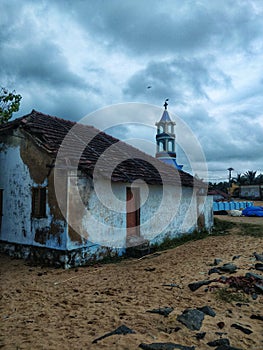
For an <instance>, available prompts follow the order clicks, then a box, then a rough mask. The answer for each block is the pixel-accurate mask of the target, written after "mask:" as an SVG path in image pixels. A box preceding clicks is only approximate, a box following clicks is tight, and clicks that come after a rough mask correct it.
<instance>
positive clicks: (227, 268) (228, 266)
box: [219, 263, 237, 273]
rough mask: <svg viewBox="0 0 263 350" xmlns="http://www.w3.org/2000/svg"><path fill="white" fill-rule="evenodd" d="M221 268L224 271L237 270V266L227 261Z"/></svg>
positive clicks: (232, 271) (231, 271)
mask: <svg viewBox="0 0 263 350" xmlns="http://www.w3.org/2000/svg"><path fill="white" fill-rule="evenodd" d="M219 270H220V271H223V272H229V273H234V272H236V270H237V266H236V265H234V264H232V263H227V264H224V265H223V266H220V267H219Z"/></svg>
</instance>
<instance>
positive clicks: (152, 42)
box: [57, 0, 262, 55]
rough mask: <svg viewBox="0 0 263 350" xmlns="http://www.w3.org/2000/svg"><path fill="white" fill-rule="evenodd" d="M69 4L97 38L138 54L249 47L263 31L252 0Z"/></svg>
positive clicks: (101, 1)
mask: <svg viewBox="0 0 263 350" xmlns="http://www.w3.org/2000/svg"><path fill="white" fill-rule="evenodd" d="M62 3H63V6H65V3H64V1H63V2H61V1H57V5H58V6H59V7H62ZM255 3H256V4H258V3H259V2H257V1H256V2H255ZM66 8H67V9H68V10H70V11H72V13H73V15H74V16H75V18H76V19H77V20H78V21H80V23H81V24H82V26H83V27H85V28H86V29H88V30H89V31H92V32H94V33H96V36H97V40H102V41H103V42H104V44H105V45H107V46H108V47H111V48H112V49H116V46H118V45H120V46H122V47H124V48H126V49H128V50H133V52H134V53H136V54H137V55H141V54H147V55H148V54H155V53H157V52H158V54H159V53H160V52H163V53H165V52H166V53H167V52H174V51H176V50H179V51H181V52H189V50H190V51H191V52H194V51H198V52H199V51H200V50H202V49H203V48H207V46H208V45H209V46H212V47H215V48H216V49H220V48H222V46H224V47H225V48H228V49H233V48H235V47H238V46H242V48H245V49H249V48H250V47H251V44H252V42H254V40H256V39H257V38H260V36H261V35H262V27H261V25H260V23H261V18H260V16H258V15H257V12H256V9H255V6H253V2H249V1H248V2H246V1H242V0H236V1H235V2H233V1H232V0H224V2H221V1H210V0H203V1H198V2H197V1H184V2H182V1H181V0H177V1H174V0H173V1H171V0H170V1H169V0H166V1H165V0H164V1H162V2H160V1H157V0H153V1H151V2H149V1H148V0H141V1H138V2H136V1H131V0H126V1H122V0H112V1H110V2H107V1H103V0H98V1H96V2H90V1H88V2H84V1H75V2H74V3H72V2H70V1H67V6H66Z"/></svg>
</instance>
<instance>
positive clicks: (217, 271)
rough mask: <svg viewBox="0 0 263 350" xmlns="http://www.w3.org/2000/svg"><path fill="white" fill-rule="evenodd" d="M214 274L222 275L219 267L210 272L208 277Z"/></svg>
mask: <svg viewBox="0 0 263 350" xmlns="http://www.w3.org/2000/svg"><path fill="white" fill-rule="evenodd" d="M212 273H219V274H220V275H221V271H220V270H219V269H218V268H217V267H213V268H212V269H210V270H209V271H208V275H212Z"/></svg>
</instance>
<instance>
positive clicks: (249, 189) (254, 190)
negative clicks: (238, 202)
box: [239, 185, 263, 199]
mask: <svg viewBox="0 0 263 350" xmlns="http://www.w3.org/2000/svg"><path fill="white" fill-rule="evenodd" d="M239 197H240V198H247V199H263V185H241V186H240V189H239Z"/></svg>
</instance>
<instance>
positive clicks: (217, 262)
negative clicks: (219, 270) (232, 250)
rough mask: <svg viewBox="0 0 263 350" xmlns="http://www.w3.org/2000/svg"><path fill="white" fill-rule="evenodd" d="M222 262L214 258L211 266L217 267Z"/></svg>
mask: <svg viewBox="0 0 263 350" xmlns="http://www.w3.org/2000/svg"><path fill="white" fill-rule="evenodd" d="M222 261H223V260H222V259H218V258H216V259H215V260H214V264H213V265H215V266H216V265H219V264H220V263H221V262H222Z"/></svg>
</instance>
